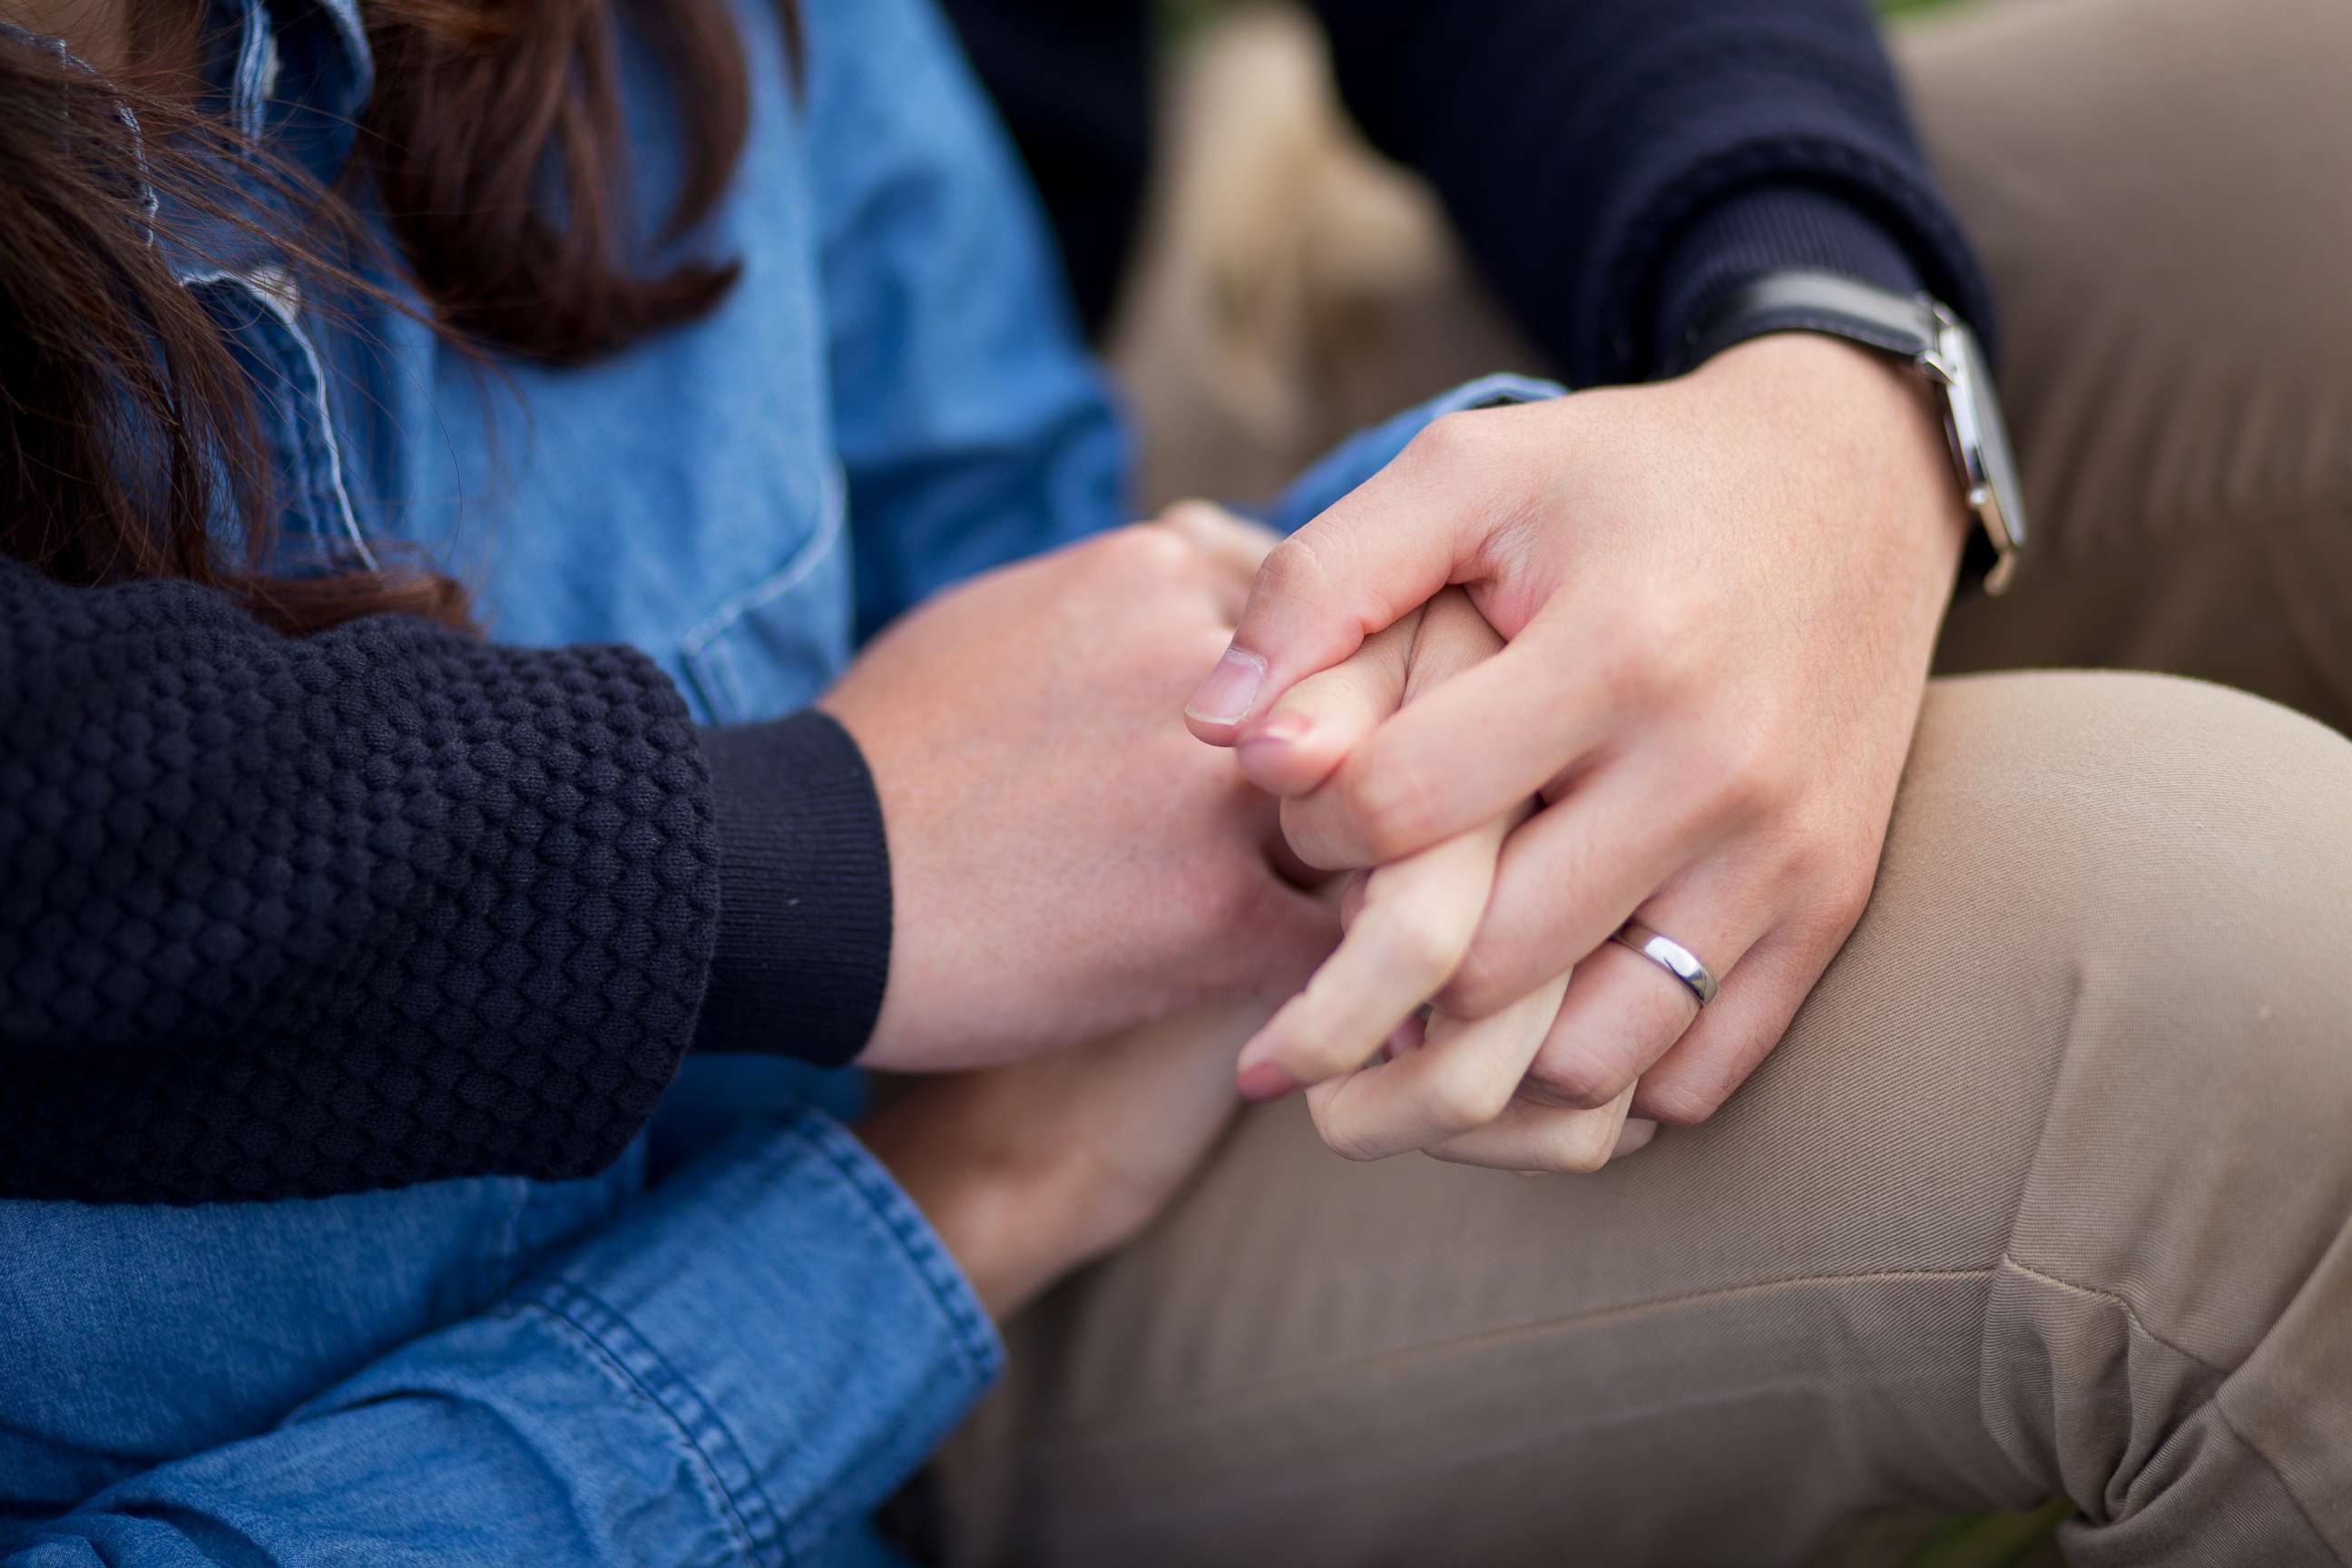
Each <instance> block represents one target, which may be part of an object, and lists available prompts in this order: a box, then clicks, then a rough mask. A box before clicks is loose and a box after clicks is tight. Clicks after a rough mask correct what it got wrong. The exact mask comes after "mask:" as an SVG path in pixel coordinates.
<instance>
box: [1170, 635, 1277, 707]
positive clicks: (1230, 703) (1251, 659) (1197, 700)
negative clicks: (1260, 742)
mask: <svg viewBox="0 0 2352 1568" xmlns="http://www.w3.org/2000/svg"><path fill="white" fill-rule="evenodd" d="M1263 686H1265V660H1264V659H1262V658H1258V656H1257V655H1255V654H1254V653H1249V652H1245V651H1244V650H1243V649H1241V648H1237V647H1228V648H1227V649H1225V657H1224V658H1221V659H1219V660H1217V668H1214V669H1213V670H1211V671H1209V678H1208V679H1206V680H1203V681H1202V682H1201V684H1200V686H1199V688H1198V689H1195V690H1194V691H1193V693H1192V700H1191V701H1190V702H1187V703H1186V704H1184V711H1185V712H1186V713H1187V714H1188V715H1190V716H1191V717H1192V718H1194V719H1198V720H1199V721H1201V722H1202V723H1203V724H1237V723H1239V722H1241V721H1243V720H1244V719H1246V718H1248V717H1249V710H1250V705H1251V704H1252V703H1254V702H1255V701H1256V700H1257V694H1258V690H1259V689H1260V688H1262V687H1263Z"/></svg>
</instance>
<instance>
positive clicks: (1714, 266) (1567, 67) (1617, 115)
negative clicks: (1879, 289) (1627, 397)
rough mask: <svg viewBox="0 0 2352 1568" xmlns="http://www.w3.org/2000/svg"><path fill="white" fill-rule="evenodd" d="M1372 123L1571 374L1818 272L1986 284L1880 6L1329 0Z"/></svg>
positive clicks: (1929, 283)
mask: <svg viewBox="0 0 2352 1568" xmlns="http://www.w3.org/2000/svg"><path fill="white" fill-rule="evenodd" d="M1316 9H1317V10H1318V12H1319V13H1320V14H1321V16H1322V17H1323V20H1324V23H1325V25H1326V26H1328V29H1329V32H1330V35H1331V41H1332V49H1333V57H1334V61H1335V64H1336V67H1337V70H1338V75H1339V87H1340V90H1341V93H1342V95H1343V96H1344V97H1345V99H1346V100H1347V103H1348V105H1349V109H1350V110H1352V111H1353V113H1354V114H1355V116H1356V117H1357V119H1358V120H1359V121H1360V122H1361V123H1362V125H1363V127H1364V129H1365V131H1366V132H1368V133H1369V134H1370V136H1371V138H1372V140H1373V141H1374V142H1376V143H1377V144H1379V145H1380V146H1381V148H1382V149H1383V150H1384V151H1386V152H1387V153H1390V154H1391V155H1392V156H1394V157H1396V158H1398V159H1400V160H1402V162H1405V163H1410V164H1412V166H1413V167H1415V168H1416V169H1418V170H1419V171H1420V172H1421V173H1422V174H1424V175H1425V176H1427V177H1428V178H1429V179H1430V180H1431V182H1432V183H1433V184H1435V186H1436V187H1437V190H1438V191H1439V193H1440V194H1441V195H1443V197H1444V201H1445V204H1446V206H1447V208H1448V209H1449V211H1450V212H1451V213H1452V215H1453V216H1454V222H1455V223H1456V224H1457V225H1458V226H1459V227H1460V228H1461V230H1462V232H1463V235H1464V236H1465V238H1466V240H1467V241H1468V246H1469V249H1470V252H1471V254H1472V255H1473V256H1474V257H1475V258H1476V259H1477V261H1478V263H1479V265H1480V266H1481V268H1483V269H1484V270H1485V271H1486V275H1487V276H1488V277H1489V278H1490V279H1492V281H1493V282H1494V283H1495V285H1496V287H1497V288H1498V289H1500V291H1501V293H1502V295H1503V297H1504V299H1505V300H1506V301H1507V303H1508V304H1509V306H1510V308H1511V309H1512V310H1513V311H1514V313H1515V314H1516V315H1517V318H1518V320H1519V321H1520V322H1521V324H1522V325H1523V326H1524V327H1525V328H1526V329H1527V330H1528V331H1529V332H1530V333H1532V334H1533V335H1534V336H1535V338H1536V339H1537V341H1538V342H1539V343H1540V344H1542V345H1543V347H1545V348H1546V349H1547V350H1548V351H1549V352H1550V353H1551V354H1552V355H1553V356H1554V357H1555V358H1556V360H1557V361H1558V364H1559V369H1560V370H1561V372H1562V373H1563V374H1565V375H1566V376H1567V377H1568V379H1569V380H1570V382H1571V383H1572V384H1577V385H1600V384H1611V383H1617V382H1623V381H1630V380H1637V379H1641V378H1643V377H1645V376H1648V375H1651V374H1655V373H1656V372H1657V371H1658V370H1659V369H1660V367H1661V364H1662V363H1663V362H1664V358H1665V356H1666V354H1667V353H1668V352H1669V351H1670V350H1671V349H1672V348H1673V346H1674V345H1675V343H1676V342H1679V340H1680V338H1681V337H1682V334H1683V333H1684V332H1685V331H1688V330H1689V328H1690V327H1691V325H1692V324H1693V323H1694V322H1696V321H1697V320H1699V318H1700V317H1701V316H1702V315H1703V314H1704V312H1705V310H1706V308H1707V306H1708V305H1709V304H1710V303H1712V302H1713V301H1714V300H1716V299H1717V298H1718V297H1719V296H1720V294H1721V293H1722V291H1723V290H1724V289H1727V288H1728V287H1729V286H1731V285H1733V284H1735V283H1738V282H1739V281H1740V280H1742V279H1746V278H1751V277H1755V276H1759V275H1760V274H1763V273H1767V272H1771V271H1776V270H1779V269H1780V268H1790V267H1815V268H1824V269H1827V270H1829V271H1832V272H1838V273H1843V274H1844V275H1846V276H1849V277H1853V278H1858V279H1864V280H1866V281H1869V282H1873V283H1877V284H1880V285H1882V286H1885V287H1887V288H1892V289H1900V290H1903V291H1905V292H1909V291H1912V290H1915V289H1919V288H1921V287H1925V288H1927V289H1929V290H1931V291H1932V292H1934V293H1935V294H1937V296H1938V297H1939V298H1942V299H1944V300H1948V302H1950V303H1951V304H1953V305H1954V306H1956V307H1957V308H1958V310H1959V312H1960V314H1961V315H1962V316H1963V317H1964V318H1966V319H1967V320H1969V321H1970V322H1972V323H1973V324H1974V325H1975V326H1976V327H1977V328H1978V330H1979V333H1980V334H1981V335H1986V336H1990V323H1991V301H1990V295H1989V293H1988V290H1987V289H1986V286H1985V282H1984V279H1983V276H1982V274H1981V272H1980V271H1979V268H1978V265H1977V263H1976V260H1975V258H1974V257H1973V256H1972V254H1971V253H1970V251H1969V246H1968V242H1967V240H1966V239H1965V237H1963V236H1962V234H1961V231H1960V228H1959V226H1958V223H1957V221H1956V220H1955V219H1954V218H1953V216H1952V215H1951V213H1950V212H1949V211H1948V208H1947V207H1946V206H1945V205H1944V202H1943V200H1942V198H1941V197H1940V196H1939V195H1937V190H1936V187H1935V184H1934V182H1933V180H1932V178H1931V177H1930V175H1929V174H1928V170H1927V161H1926V159H1925V157H1924V156H1923V155H1922V153H1920V150H1919V146H1918V143H1917V141H1916V138H1915V137H1914V136H1913V134H1912V131H1911V127H1910V124H1909V121H1908V119H1907V117H1906V112H1905V110H1904V106H1903V102H1902V99H1901V96H1900V93H1899V91H1898V89H1897V88H1896V85H1895V74H1894V70H1893V68H1892V66H1891V65H1890V64H1889V62H1888V59H1887V57H1886V51H1885V47H1884V46H1883V45H1882V44H1881V42H1880V40H1879V36H1878V32H1877V27H1876V24H1875V23H1874V20H1873V18H1872V16H1871V15H1870V13H1869V11H1868V10H1867V8H1866V7H1865V6H1864V5H1863V3H1862V0H1456V3H1455V4H1451V5H1428V4H1425V3H1424V0H1316Z"/></svg>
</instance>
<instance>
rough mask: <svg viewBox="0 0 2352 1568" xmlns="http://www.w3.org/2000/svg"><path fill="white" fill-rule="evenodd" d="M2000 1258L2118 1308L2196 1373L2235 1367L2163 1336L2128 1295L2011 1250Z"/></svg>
mask: <svg viewBox="0 0 2352 1568" xmlns="http://www.w3.org/2000/svg"><path fill="white" fill-rule="evenodd" d="M2000 1260H2001V1262H2002V1264H2004V1265H2005V1266H2007V1267H2008V1268H2014V1269H2016V1270H2017V1271H2018V1272H2019V1273H2020V1274H2022V1275H2024V1276H2025V1277H2026V1278H2028V1279H2033V1280H2037V1281H2039V1282H2040V1283H2042V1284H2044V1285H2053V1286H2055V1287H2057V1288H2058V1289H2061V1290H2064V1291H2067V1292H2069V1293H2071V1294H2074V1295H2076V1296H2087V1297H2089V1298H2090V1299H2091V1300H2094V1301H2101V1302H2105V1304H2107V1305H2108V1306H2111V1307H2115V1308H2117V1309H2118V1310H2121V1311H2122V1313H2123V1315H2124V1320H2125V1321H2126V1322H2128V1323H2130V1324H2131V1326H2132V1327H2133V1328H2134V1329H2136V1330H2137V1331H2139V1332H2140V1333H2142V1334H2145V1335H2147V1337H2148V1338H2149V1339H2151V1340H2153V1341H2155V1342H2157V1343H2158V1344H2159V1345H2161V1346H2163V1347H2164V1348H2165V1349H2166V1350H2168V1351H2170V1352H2172V1353H2173V1354H2174V1355H2177V1356H2179V1357H2181V1358H2182V1359H2184V1360H2186V1361H2188V1362H2189V1363H2192V1364H2193V1365H2195V1366H2196V1367H2197V1368H2198V1370H2199V1371H2200V1372H2210V1373H2212V1374H2213V1375H2214V1376H2216V1377H2227V1376H2229V1375H2230V1373H2231V1372H2233V1371H2234V1370H2236V1369H2235V1368H2232V1367H2226V1366H2220V1365H2217V1364H2215V1363H2212V1362H2210V1361H2208V1360H2206V1359H2205V1358H2204V1357H2203V1356H2201V1355H2199V1354H2198V1353H2197V1352H2195V1351H2192V1350H2190V1349H2189V1347H2188V1346H2186V1345H2182V1344H2178V1343H2175V1342H2173V1341H2171V1340H2169V1339H2168V1338H2166V1337H2165V1336H2164V1335H2162V1334H2159V1333H2158V1332H2157V1331H2155V1330H2154V1329H2152V1328H2150V1327H2149V1326H2148V1322H2147V1319H2146V1318H2143V1317H2141V1316H2140V1313H2139V1309H2138V1308H2137V1307H2135V1306H2133V1305H2132V1304H2131V1301H2130V1300H2129V1299H2128V1298H2126V1297H2124V1296H2122V1295H2119V1294H2117V1293H2116V1292H2115V1291H2113V1290H2102V1289H2098V1288H2097V1287H2096V1286H2094V1285H2077V1284H2076V1283H2074V1281H2073V1280H2072V1279H2060V1278H2058V1276H2056V1275H2055V1274H2045V1273H2043V1272H2042V1270H2041V1269H2039V1268H2034V1267H2033V1265H2032V1264H2030V1263H2027V1262H2025V1261H2024V1260H2023V1259H2021V1258H2019V1257H2018V1256H2017V1255H2016V1254H2014V1253H2011V1252H2003V1253H2002V1254H2001V1255H2000Z"/></svg>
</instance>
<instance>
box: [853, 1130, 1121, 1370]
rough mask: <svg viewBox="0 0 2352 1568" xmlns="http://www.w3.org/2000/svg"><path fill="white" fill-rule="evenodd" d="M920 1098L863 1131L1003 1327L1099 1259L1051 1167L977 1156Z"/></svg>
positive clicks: (994, 1151)
mask: <svg viewBox="0 0 2352 1568" xmlns="http://www.w3.org/2000/svg"><path fill="white" fill-rule="evenodd" d="M933 1109H934V1102H932V1101H929V1100H927V1099H926V1098H925V1097H923V1096H922V1095H921V1094H920V1093H919V1090H917V1091H910V1092H908V1093H907V1094H906V1095H905V1096H903V1097H902V1098H899V1099H897V1100H890V1101H887V1102H886V1103H885V1104H884V1105H883V1106H882V1107H881V1108H880V1109H879V1110H876V1111H874V1112H873V1113H872V1114H871V1115H869V1116H867V1117H866V1119H865V1120H864V1121H861V1122H860V1123H859V1124H858V1126H857V1128H856V1132H857V1136H858V1138H859V1140H860V1141H861V1142H864V1143H865V1145H866V1150H867V1152H869V1153H871V1154H872V1155H873V1156H874V1158H875V1159H876V1160H877V1162H879V1163H880V1164H881V1165H882V1167H883V1168H884V1169H885V1170H887V1171H888V1172H889V1173H890V1175H891V1178H892V1179H893V1180H894V1181H896V1182H897V1183H898V1186H899V1188H900V1190H901V1191H903V1192H904V1193H905V1194H907V1196H908V1199H909V1200H911V1201H912V1202H913V1204H914V1205H915V1206H916V1208H918V1209H919V1210H920V1211H921V1212H922V1215H923V1218H924V1219H925V1220H926V1221H927V1222H929V1225H930V1227H931V1229H932V1231H933V1233H934V1234H936V1235H937V1236H938V1237H939V1238H940V1244H941V1245H942V1246H944V1247H946V1248H947V1250H948V1255H949V1256H950V1258H954V1259H955V1263H956V1267H957V1268H959V1269H960V1270H961V1271H962V1274H963V1277H964V1279H965V1281H966V1282H967V1283H969V1284H970V1285H971V1289H972V1294H973V1295H975V1296H977V1297H978V1298H979V1299H980V1302H981V1305H982V1307H984V1308H985V1309H987V1311H988V1315H989V1316H990V1317H991V1318H992V1319H993V1320H994V1321H997V1322H999V1323H1003V1322H1004V1321H1007V1320H1009V1319H1010V1318H1012V1317H1013V1314H1015V1313H1016V1312H1018V1311H1020V1310H1021V1309H1022V1308H1023V1307H1024V1306H1026V1305H1028V1304H1029V1302H1031V1301H1033V1300H1035V1299H1036V1298H1037V1297H1038V1296H1039V1295H1040V1294H1042V1293H1043V1292H1044V1291H1045V1289H1046V1288H1047V1287H1049V1286H1051V1285H1052V1284H1053V1283H1054V1282H1055V1280H1057V1279H1061V1278H1062V1277H1063V1276H1064V1275H1066V1274H1067V1273H1069V1272H1070V1271H1071V1270H1072V1269H1074V1268H1077V1267H1079V1266H1080V1265H1081V1264H1083V1263H1085V1262H1087V1260H1088V1259H1089V1258H1092V1257H1093V1256H1095V1254H1096V1253H1097V1252H1098V1251H1100V1250H1101V1248H1100V1247H1099V1246H1098V1245H1097V1242H1096V1240H1095V1238H1094V1237H1093V1234H1092V1230H1091V1228H1090V1227H1088V1226H1085V1225H1083V1224H1082V1223H1081V1216H1080V1215H1077V1214H1076V1213H1075V1212H1073V1211H1072V1210H1071V1209H1070V1208H1069V1206H1068V1205H1066V1204H1065V1203H1063V1202H1062V1199H1061V1188H1060V1184H1059V1183H1057V1182H1056V1181H1055V1180H1054V1179H1053V1175H1052V1173H1051V1171H1050V1170H1048V1169H1047V1168H1046V1165H1047V1164H1049V1163H1050V1162H1046V1163H1041V1162H1039V1161H1036V1160H1034V1159H1030V1158H1026V1157H1016V1156H1014V1155H1013V1153H1012V1152H1011V1147H1012V1146H1011V1145H996V1146H993V1147H987V1146H983V1147H974V1146H973V1145H972V1141H971V1140H970V1139H969V1138H966V1137H964V1136H962V1135H961V1134H962V1131H963V1129H962V1128H961V1124H960V1123H958V1122H956V1121H951V1120H950V1119H949V1118H947V1117H944V1116H940V1115H934V1114H932V1113H931V1112H932V1110H933Z"/></svg>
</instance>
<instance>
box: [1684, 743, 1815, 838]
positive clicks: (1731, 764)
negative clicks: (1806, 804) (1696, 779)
mask: <svg viewBox="0 0 2352 1568" xmlns="http://www.w3.org/2000/svg"><path fill="white" fill-rule="evenodd" d="M1696 768H1697V770H1698V772H1699V773H1700V774H1701V776H1702V777H1703V778H1704V779H1705V780H1706V789H1707V791H1708V794H1709V795H1710V797H1711V798H1712V799H1713V800H1714V802H1715V805H1716V814H1717V816H1718V817H1720V818H1722V819H1724V820H1727V821H1733V822H1753V821H1756V820H1758V819H1759V818H1762V817H1765V816H1770V815H1772V814H1773V813H1774V812H1776V811H1779V810H1780V809H1782V808H1783V807H1784V806H1786V805H1788V804H1789V802H1790V799H1791V798H1792V797H1793V795H1794V794H1795V790H1794V788H1793V784H1794V779H1793V776H1792V775H1793V773H1794V770H1793V769H1792V768H1791V767H1790V764H1789V763H1788V761H1787V759H1786V758H1785V757H1784V756H1783V754H1782V752H1781V751H1780V748H1779V747H1776V746H1775V745H1773V744H1772V742H1771V739H1770V737H1769V734H1768V733H1767V731H1765V729H1764V727H1762V726H1760V725H1743V726H1737V727H1731V726H1727V727H1726V728H1725V729H1724V731H1723V732H1722V733H1720V734H1718V735H1717V736H1715V737H1714V738H1713V740H1712V741H1710V742H1709V743H1708V744H1707V745H1706V747H1704V748H1703V749H1702V750H1701V751H1700V752H1699V756H1698V761H1697V763H1696Z"/></svg>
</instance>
